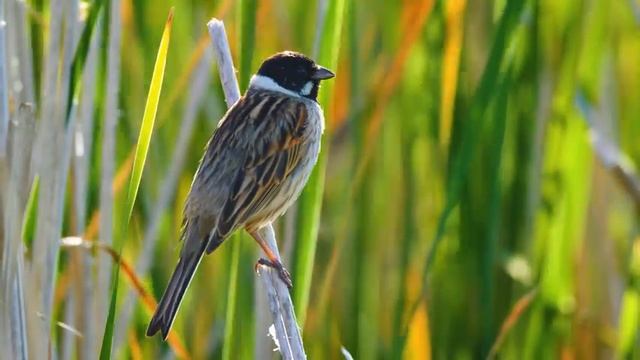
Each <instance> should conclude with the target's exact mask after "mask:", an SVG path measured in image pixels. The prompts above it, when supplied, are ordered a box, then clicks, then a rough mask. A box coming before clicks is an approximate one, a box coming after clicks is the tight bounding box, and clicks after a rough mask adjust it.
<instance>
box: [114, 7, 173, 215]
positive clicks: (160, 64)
mask: <svg viewBox="0 0 640 360" xmlns="http://www.w3.org/2000/svg"><path fill="white" fill-rule="evenodd" d="M172 24H173V8H171V10H170V11H169V17H168V18H167V22H166V24H165V26H164V32H163V33H162V39H161V40H160V46H159V48H158V56H157V57H156V64H155V66H154V68H153V76H152V77H151V86H150V87H149V94H148V95H147V103H146V105H145V107H144V114H143V116H142V125H141V126H140V135H139V136H138V144H137V145H136V155H135V158H134V160H133V170H132V172H131V180H130V182H129V191H128V193H127V202H126V213H125V214H126V215H125V216H126V217H127V222H128V220H129V219H130V218H131V213H132V212H133V205H134V203H135V201H136V196H137V195H138V188H139V186H140V180H141V179H142V171H143V170H144V163H145V161H146V159H147V152H148V150H149V143H150V142H151V133H152V131H153V124H154V123H155V120H156V112H157V111H158V102H159V100H160V92H161V90H162V81H163V80H164V68H165V65H166V63H167V51H168V49H169V40H170V38H171V26H172Z"/></svg>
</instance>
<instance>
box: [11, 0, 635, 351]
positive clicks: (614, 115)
mask: <svg viewBox="0 0 640 360" xmlns="http://www.w3.org/2000/svg"><path fill="white" fill-rule="evenodd" d="M170 7H171V6H170V4H169V2H167V1H166V0H161V1H148V0H141V1H118V0H110V1H104V0H95V1H91V2H87V3H85V2H79V1H77V0H50V1H44V0H27V1H20V0H4V1H2V2H0V201H1V204H2V205H1V206H0V251H2V253H1V256H0V259H2V264H1V266H0V269H1V273H0V311H1V312H2V313H0V345H1V346H2V348H3V351H6V353H3V355H6V356H9V357H10V358H18V359H24V358H37V359H40V358H60V359H68V358H92V357H96V356H98V354H100V349H101V348H102V355H101V356H102V357H103V358H109V357H112V358H154V357H159V356H176V357H179V358H191V357H192V358H220V357H225V358H240V359H250V358H254V357H255V356H256V355H261V354H265V353H266V351H265V349H267V350H270V349H269V348H268V346H269V345H267V343H265V342H264V341H263V340H264V338H261V337H262V336H266V330H265V332H262V330H261V329H264V328H265V326H266V325H268V324H265V322H266V321H267V320H265V317H261V316H258V315H256V313H257V310H256V308H257V303H258V302H259V301H260V300H259V299H262V298H263V297H261V296H259V294H256V295H255V296H254V292H255V290H254V285H255V284H256V282H255V280H254V279H255V274H254V273H253V264H254V263H255V261H256V259H257V256H258V255H257V254H258V253H257V251H256V247H255V246H254V244H253V242H252V240H250V239H249V238H248V237H247V236H243V235H242V234H240V233H239V234H237V235H235V236H234V237H233V238H232V239H230V240H229V241H228V242H227V243H225V244H224V245H223V246H221V247H220V249H219V250H218V251H216V253H214V254H213V255H211V256H209V257H207V259H206V260H205V261H203V263H202V264H201V267H200V269H199V271H198V275H197V276H196V277H195V278H194V281H193V285H192V286H191V288H190V291H189V293H188V294H187V296H186V298H185V302H184V304H183V306H182V307H181V309H180V314H179V315H178V318H177V320H176V322H175V324H174V331H172V333H171V335H170V338H169V341H168V344H164V343H162V342H160V340H158V339H147V338H145V337H144V329H145V328H146V325H147V322H148V320H149V316H150V314H151V312H152V311H153V307H154V306H155V299H157V298H158V296H159V295H160V294H161V292H162V290H163V289H164V287H165V285H166V283H167V281H168V278H169V276H170V272H171V270H173V264H175V261H176V257H177V252H178V251H179V246H180V245H179V243H178V242H177V240H176V239H177V238H178V236H179V231H180V225H181V212H182V206H183V203H184V200H185V197H186V194H187V192H188V189H189V186H190V182H191V179H192V177H193V172H194V171H195V169H196V168H197V163H198V161H199V159H200V156H201V154H202V149H203V148H204V146H205V144H206V141H207V140H208V138H209V137H210V135H211V133H212V131H213V130H214V129H215V126H216V123H217V120H218V119H219V118H220V117H221V116H222V115H223V110H224V109H225V108H226V107H227V105H229V103H228V102H227V103H225V97H224V93H223V91H222V87H221V85H220V82H219V81H217V77H216V76H212V75H214V74H215V73H216V70H215V69H216V67H215V66H213V64H212V62H211V49H208V47H209V46H210V42H209V38H208V36H207V34H206V27H205V24H206V22H207V20H208V19H210V18H211V17H212V16H215V17H217V18H220V19H223V20H224V21H225V24H226V28H227V30H228V32H229V34H228V35H229V36H228V38H229V39H231V40H232V41H231V42H230V45H231V55H232V56H233V58H234V60H235V63H236V64H238V70H239V72H238V77H239V80H240V81H239V83H240V87H241V88H242V89H244V88H245V87H246V85H247V83H248V80H249V77H250V76H251V74H252V73H253V72H255V70H256V68H257V66H258V64H259V62H260V60H261V59H263V58H265V57H266V56H268V55H271V54H272V53H274V52H276V51H280V50H285V49H291V50H298V51H302V52H305V53H308V54H312V55H314V57H315V58H316V60H318V62H319V63H321V64H322V65H325V66H328V67H330V68H332V69H333V70H335V71H336V73H337V77H336V78H335V79H334V80H332V81H330V82H327V83H326V84H325V85H323V87H322V89H321V97H320V99H319V100H320V103H321V104H322V106H323V108H324V110H325V115H326V120H327V124H326V131H325V134H324V139H323V144H322V146H323V152H322V155H321V158H320V161H319V164H318V166H317V167H316V169H315V171H314V175H313V177H312V179H311V180H310V182H309V184H308V186H307V188H306V189H305V191H304V194H303V195H302V197H301V198H300V199H299V200H298V202H297V204H296V208H295V211H292V212H291V213H290V214H288V215H287V216H288V219H287V222H286V224H285V222H284V221H282V220H281V221H280V224H276V225H277V226H276V227H275V228H276V230H279V231H278V232H277V238H278V239H286V240H285V243H284V244H283V243H282V242H281V249H284V251H283V259H284V261H285V263H286V265H287V266H288V268H289V270H291V272H292V275H293V282H294V289H293V293H292V296H293V299H294V303H295V308H296V311H297V314H296V315H297V317H298V319H299V320H300V324H301V326H302V329H301V330H302V333H303V336H304V340H305V341H304V344H305V346H306V350H307V353H308V354H309V357H310V358H313V359H316V358H317V359H326V358H331V359H333V358H342V357H344V356H346V355H343V354H352V355H353V358H357V359H370V358H393V359H398V358H419V359H422V358H429V357H435V358H484V357H486V356H487V355H490V356H496V357H500V358H523V359H537V358H558V357H567V358H586V357H602V358H609V357H617V358H637V357H638V356H640V352H639V350H638V349H640V339H639V337H640V335H639V332H638V318H639V317H638V314H639V313H640V295H638V294H640V281H639V279H640V270H639V269H640V265H638V264H639V263H640V260H639V259H640V245H638V244H639V243H640V242H639V241H640V240H639V239H640V237H639V235H638V228H639V227H638V219H639V217H638V208H639V207H638V194H640V190H638V186H637V184H639V183H640V182H639V181H638V172H637V170H636V168H637V164H638V161H639V159H640V145H639V144H640V142H639V141H638V139H639V138H640V125H638V124H640V122H638V121H637V119H638V118H639V117H640V106H639V105H638V99H639V98H640V72H639V67H638V66H637V61H636V60H637V59H639V58H640V45H639V43H638V38H639V37H638V34H639V26H640V25H639V24H640V22H639V21H638V16H637V14H638V11H637V9H638V6H637V4H636V2H634V1H618V2H609V1H606V0H592V1H585V0H568V1H561V2H554V1H535V0H527V1H495V2H473V1H465V0H449V1H435V0H410V1H400V2H394V1H384V0H373V1H359V0H355V1H345V0H318V1H316V2H303V1H272V0H264V1H256V0H242V1H231V0H224V1H213V2H212V1H200V0H198V1H192V2H181V3H180V4H176V13H175V17H174V19H173V29H172V40H171V46H170V47H165V45H166V42H165V40H166V39H165V38H164V37H163V36H162V35H161V33H162V29H163V26H164V25H165V19H166V15H167V13H168V12H169V9H170ZM163 39H165V40H163ZM160 43H162V44H163V45H162V46H161V48H164V49H165V51H166V52H163V55H162V57H163V58H164V61H166V65H164V69H163V71H161V73H162V74H164V85H163V88H164V90H163V95H162V96H159V84H158V71H159V70H158V69H156V68H155V65H154V64H155V63H156V58H154V57H153V54H156V53H158V44H160ZM152 79H155V80H152ZM154 99H155V100H154ZM147 101H151V102H152V104H150V105H149V106H147V105H146V102H147ZM153 102H155V104H153ZM152 105H153V106H152ZM152 110H153V111H152ZM156 110H157V113H156ZM143 119H144V120H143ZM153 119H155V124H154V121H153ZM152 128H155V129H154V131H153V137H152V136H151V129H152ZM145 160H146V161H145ZM143 168H144V173H143V171H142V170H143ZM136 199H137V200H136ZM134 200H135V201H134ZM134 204H135V205H134ZM63 238H64V239H66V240H65V241H63V240H61V239H63ZM69 239H81V241H78V242H77V244H75V245H73V246H70V244H69V241H70V240H69ZM114 259H115V261H114ZM118 272H119V273H118ZM116 289H117V290H116ZM533 294H534V295H533ZM266 319H268V317H267V318H266ZM105 330H106V331H105ZM79 335H81V336H79ZM269 341H270V340H269ZM268 344H270V343H268ZM343 351H345V352H343ZM264 356H265V357H267V358H268V357H270V356H271V355H270V353H269V354H267V355H264Z"/></svg>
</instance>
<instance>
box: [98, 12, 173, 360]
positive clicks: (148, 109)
mask: <svg viewBox="0 0 640 360" xmlns="http://www.w3.org/2000/svg"><path fill="white" fill-rule="evenodd" d="M172 24H173V8H171V10H169V17H168V18H167V22H166V24H165V26H164V32H163V33H162V39H161V40H160V46H159V47H158V55H157V57H156V63H155V66H154V68H153V75H152V77H151V85H150V87H149V93H148V95H147V102H146V105H145V109H144V114H143V116H142V125H141V127H140V135H139V136H138V143H137V145H136V156H135V159H134V161H133V170H132V173H131V180H130V182H129V191H128V193H127V202H126V205H125V206H126V211H125V213H124V216H126V218H125V221H124V222H123V224H124V227H125V229H124V230H125V231H124V232H123V233H125V234H126V233H127V228H128V226H129V220H130V219H131V214H132V212H133V205H134V204H135V201H136V196H137V194H138V188H139V186H140V180H141V179H142V171H143V170H144V163H145V160H146V158H147V152H148V150H149V143H150V142H151V133H152V132H153V124H154V123H155V118H156V112H157V110H158V102H159V100H160V93H161V90H162V81H163V80H164V69H165V65H166V63H167V52H168V49H169V40H170V38H171V26H172ZM120 246H122V244H121V245H120ZM120 250H122V247H120ZM119 252H120V251H119ZM113 267H114V269H113V288H112V291H111V300H110V304H109V314H108V315H107V323H106V325H105V330H104V336H103V338H102V346H101V348H100V359H101V360H107V359H111V346H112V344H113V327H114V325H115V324H114V319H115V311H116V299H117V295H118V277H119V272H120V266H118V263H114V264H113Z"/></svg>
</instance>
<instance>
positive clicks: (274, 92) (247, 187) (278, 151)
mask: <svg viewBox="0 0 640 360" xmlns="http://www.w3.org/2000/svg"><path fill="white" fill-rule="evenodd" d="M334 76H335V74H334V73H333V72H332V71H331V70H329V69H327V68H325V67H323V66H320V65H318V64H316V62H315V61H313V60H312V59H311V58H309V57H307V56H305V55H303V54H301V53H298V52H293V51H284V52H279V53H276V54H274V55H272V56H270V57H269V58H267V59H265V60H264V61H263V62H262V64H261V65H260V67H259V69H258V71H257V73H255V74H254V75H253V76H252V77H251V79H250V81H249V86H248V88H247V91H246V92H245V94H244V95H243V96H242V97H241V98H240V99H239V100H238V101H237V102H236V103H235V104H233V105H232V106H231V107H230V108H229V110H228V111H227V113H226V114H225V115H224V116H223V117H222V119H221V120H220V121H219V122H218V126H217V128H216V130H215V131H214V132H213V135H212V136H211V138H210V139H209V141H208V143H207V145H206V148H205V152H204V155H203V157H202V159H201V160H200V164H199V166H198V169H197V171H196V173H195V175H194V178H193V181H192V183H191V188H190V190H189V194H188V196H187V199H186V201H185V205H184V210H183V223H182V230H181V236H180V237H181V240H182V249H181V251H180V256H179V259H178V263H177V265H176V267H175V270H174V272H173V274H172V275H171V279H170V280H169V284H168V285H167V288H166V290H165V291H164V294H163V295H162V298H161V299H160V301H159V303H158V306H157V308H156V310H155V313H154V314H153V316H152V318H151V321H150V322H149V327H148V328H147V336H153V335H155V334H156V333H157V332H158V331H160V332H161V334H162V338H163V339H164V340H166V338H167V336H168V334H169V330H170V329H171V326H172V324H173V321H174V319H175V317H176V314H177V312H178V308H179V307H180V303H181V301H182V298H183V296H184V295H185V292H186V290H187V288H188V286H189V283H190V282H191V279H192V278H193V275H194V273H195V271H196V269H197V268H198V265H199V264H200V261H201V260H202V258H203V256H204V255H205V254H210V253H212V252H213V251H214V250H216V249H217V248H218V247H219V246H220V245H221V244H222V243H223V242H224V240H225V239H227V238H228V237H229V236H230V235H231V234H232V233H233V232H234V231H236V230H238V229H244V230H246V231H247V232H248V233H249V234H250V235H251V237H253V238H254V239H255V241H256V242H257V243H258V245H259V246H260V247H261V248H262V250H263V252H264V254H265V255H266V257H267V258H266V259H264V258H261V259H260V260H258V264H263V265H268V266H271V267H272V268H274V269H275V270H276V271H277V272H278V275H279V277H280V279H282V281H283V282H284V283H285V284H286V285H287V286H288V287H289V288H291V287H292V282H291V276H290V274H289V272H288V271H287V270H286V268H285V267H284V266H283V265H282V263H281V262H280V260H279V259H278V256H277V255H276V254H275V253H274V252H273V251H272V250H271V249H270V247H269V245H268V244H267V242H266V239H264V238H263V237H262V236H261V235H260V233H259V230H260V229H262V228H263V227H265V226H269V225H270V224H271V223H272V222H273V221H274V220H275V219H277V218H278V217H279V216H280V215H282V214H283V213H284V212H285V211H286V210H287V209H288V208H289V207H290V206H291V204H292V203H293V202H294V201H295V200H296V199H297V198H298V196H299V195H300V193H301V191H302V189H303V188H304V186H305V184H306V183H307V180H308V179H309V176H310V174H311V171H312V169H313V167H314V166H315V163H316V161H317V159H318V154H319V152H320V143H321V136H322V133H323V131H324V114H323V110H322V108H321V107H320V105H319V103H318V99H317V97H318V90H319V88H320V82H321V81H323V80H327V79H330V78H333V77H334ZM256 265H257V264H256Z"/></svg>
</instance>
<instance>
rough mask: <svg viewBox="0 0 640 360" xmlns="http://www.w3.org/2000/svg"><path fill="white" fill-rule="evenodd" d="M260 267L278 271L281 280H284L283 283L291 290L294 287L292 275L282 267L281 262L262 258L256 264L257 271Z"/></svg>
mask: <svg viewBox="0 0 640 360" xmlns="http://www.w3.org/2000/svg"><path fill="white" fill-rule="evenodd" d="M259 265H264V266H268V267H270V268H272V269H275V270H277V271H278V276H279V277H280V280H282V282H284V284H285V285H287V287H288V288H289V289H291V288H292V287H293V283H292V282H291V274H289V272H288V271H287V269H285V268H284V266H282V263H281V262H280V261H271V260H268V259H265V258H260V259H258V262H257V263H256V270H257V269H258V266H259Z"/></svg>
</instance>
